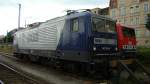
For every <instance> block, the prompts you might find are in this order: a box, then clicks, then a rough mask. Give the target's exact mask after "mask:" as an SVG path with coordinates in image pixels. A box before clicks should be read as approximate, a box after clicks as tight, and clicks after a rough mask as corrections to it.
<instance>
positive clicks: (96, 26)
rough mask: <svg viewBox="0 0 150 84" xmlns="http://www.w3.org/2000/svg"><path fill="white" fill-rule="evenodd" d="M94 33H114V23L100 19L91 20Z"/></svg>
mask: <svg viewBox="0 0 150 84" xmlns="http://www.w3.org/2000/svg"><path fill="white" fill-rule="evenodd" d="M92 24H93V31H94V32H115V22H113V21H109V20H106V19H101V18H93V21H92Z"/></svg>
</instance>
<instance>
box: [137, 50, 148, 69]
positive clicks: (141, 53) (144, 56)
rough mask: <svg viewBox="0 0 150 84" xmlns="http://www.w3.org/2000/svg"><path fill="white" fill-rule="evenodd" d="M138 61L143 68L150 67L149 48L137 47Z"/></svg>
mask: <svg viewBox="0 0 150 84" xmlns="http://www.w3.org/2000/svg"><path fill="white" fill-rule="evenodd" d="M137 51H138V59H139V60H140V62H141V63H142V64H144V66H147V67H150V48H145V47H138V48H137Z"/></svg>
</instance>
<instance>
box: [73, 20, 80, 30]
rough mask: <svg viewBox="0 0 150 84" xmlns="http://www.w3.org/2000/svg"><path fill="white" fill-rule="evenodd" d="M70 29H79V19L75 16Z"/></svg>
mask: <svg viewBox="0 0 150 84" xmlns="http://www.w3.org/2000/svg"><path fill="white" fill-rule="evenodd" d="M72 31H73V32H78V31H79V21H78V19H77V18H76V19H73V20H72Z"/></svg>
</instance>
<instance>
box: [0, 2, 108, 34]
mask: <svg viewBox="0 0 150 84" xmlns="http://www.w3.org/2000/svg"><path fill="white" fill-rule="evenodd" d="M19 3H20V4H21V5H22V8H21V26H22V27H24V26H25V21H26V23H27V24H30V23H33V22H43V21H46V20H49V19H51V18H54V17H57V16H62V15H65V10H67V9H72V10H73V9H74V10H75V9H91V8H96V7H99V8H104V7H108V5H109V0H0V35H6V33H7V31H10V30H12V29H14V28H17V26H18V4H19Z"/></svg>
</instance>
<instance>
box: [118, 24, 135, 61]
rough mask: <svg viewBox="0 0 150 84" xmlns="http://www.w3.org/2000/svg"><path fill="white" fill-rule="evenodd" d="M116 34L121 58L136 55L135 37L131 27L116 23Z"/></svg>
mask: <svg viewBox="0 0 150 84" xmlns="http://www.w3.org/2000/svg"><path fill="white" fill-rule="evenodd" d="M116 31H117V34H118V51H119V52H120V54H121V56H122V57H123V58H129V57H134V56H136V37H135V31H134V29H133V28H130V27H127V26H123V25H120V24H117V25H116Z"/></svg>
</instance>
